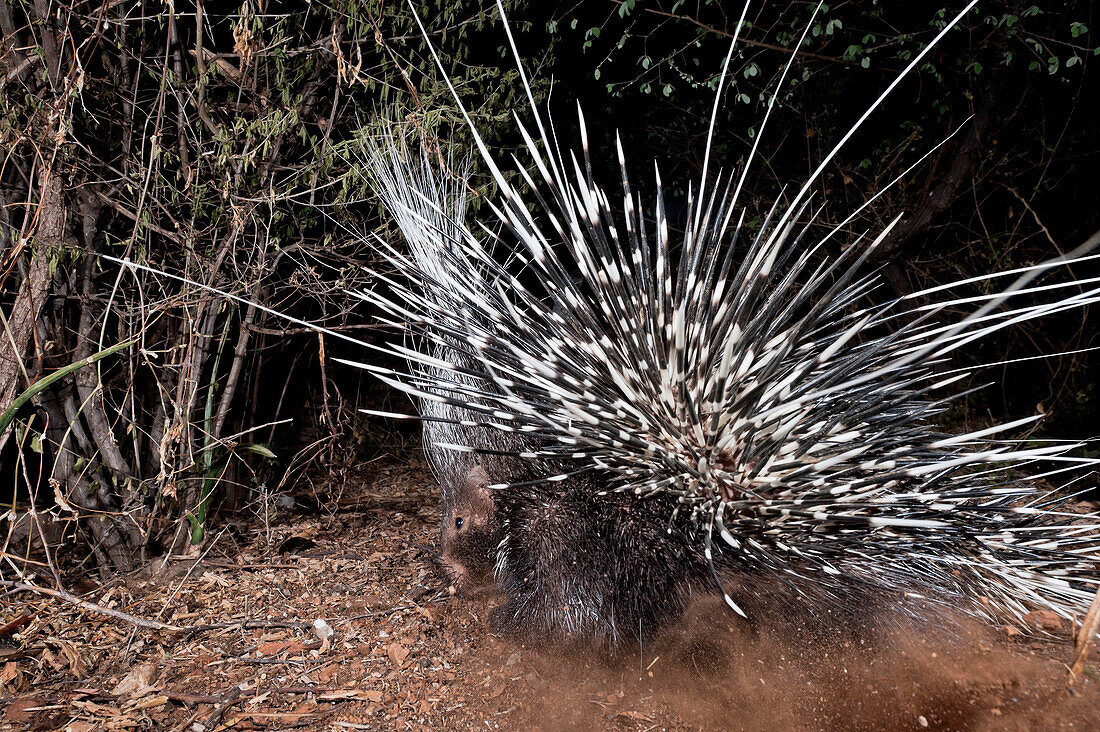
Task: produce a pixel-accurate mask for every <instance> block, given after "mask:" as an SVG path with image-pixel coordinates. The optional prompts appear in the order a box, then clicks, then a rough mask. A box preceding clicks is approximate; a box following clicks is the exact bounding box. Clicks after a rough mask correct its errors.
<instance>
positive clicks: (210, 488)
mask: <svg viewBox="0 0 1100 732" xmlns="http://www.w3.org/2000/svg"><path fill="white" fill-rule="evenodd" d="M234 310H236V307H233V308H232V309H231V310H230V312H229V313H228V314H227V315H226V318H225V327H224V328H222V337H221V339H220V340H219V341H218V352H217V354H215V356H214V367H213V369H212V372H211V374H210V384H209V385H208V386H207V388H206V408H205V410H204V411H203V433H204V434H205V438H204V440H203V447H202V475H203V479H202V489H201V490H200V491H199V496H200V498H199V505H198V506H197V507H196V508H195V513H194V514H190V513H189V514H187V520H188V521H189V522H190V524H191V544H192V545H195V544H201V543H202V540H203V538H204V537H205V536H206V513H207V511H209V510H210V502H211V500H213V498H214V484H215V483H216V482H217V481H215V480H214V476H213V475H212V474H211V467H212V466H213V464H214V449H213V448H214V435H212V434H211V430H212V429H213V427H214V391H215V388H216V387H217V384H218V366H219V365H220V364H221V361H222V353H223V352H224V351H225V341H226V339H227V338H228V337H229V326H230V325H231V324H232V322H233V311H234Z"/></svg>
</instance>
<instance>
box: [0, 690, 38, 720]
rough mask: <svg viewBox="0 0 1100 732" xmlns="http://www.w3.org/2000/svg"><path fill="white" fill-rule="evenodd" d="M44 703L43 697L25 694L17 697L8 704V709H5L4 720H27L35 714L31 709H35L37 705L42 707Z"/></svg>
mask: <svg viewBox="0 0 1100 732" xmlns="http://www.w3.org/2000/svg"><path fill="white" fill-rule="evenodd" d="M44 703H45V702H43V701H42V700H41V699H39V698H37V697H33V696H24V697H21V698H19V699H16V700H15V701H13V702H12V703H11V704H9V705H8V708H7V709H5V710H4V721H5V722H25V721H27V720H28V719H30V718H31V715H32V714H34V712H33V711H30V710H32V709H34V708H35V707H40V706H42V705H43V704H44Z"/></svg>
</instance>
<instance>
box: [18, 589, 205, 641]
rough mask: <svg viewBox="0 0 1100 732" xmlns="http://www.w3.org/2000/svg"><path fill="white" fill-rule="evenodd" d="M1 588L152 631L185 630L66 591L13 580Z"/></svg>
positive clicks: (173, 631)
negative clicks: (98, 603)
mask: <svg viewBox="0 0 1100 732" xmlns="http://www.w3.org/2000/svg"><path fill="white" fill-rule="evenodd" d="M0 587H10V588H11V589H13V590H22V591H23V592H34V593H36V594H39V595H45V596H46V597H53V598H56V599H58V600H64V601H65V602H71V603H72V604H74V605H78V606H80V607H82V608H84V609H85V610H90V611H92V612H95V613H100V614H102V615H108V616H110V617H112V618H115V619H117V620H124V621H126V622H127V623H131V624H133V625H136V626H138V627H140V628H149V629H150V630H167V631H169V632H172V633H176V632H179V631H181V630H183V628H179V627H177V626H175V625H167V624H165V623H160V622H157V621H156V620H146V619H145V618H139V617H137V616H136V615H130V614H129V613H124V612H122V611H120V610H112V609H110V608H106V607H103V606H101V605H96V604H95V603H93V602H88V601H87V600H81V599H80V598H79V597H76V596H75V595H71V594H69V593H68V592H65V591H64V590H51V589H49V588H48V587H38V586H37V585H28V584H26V583H24V582H13V581H11V580H0Z"/></svg>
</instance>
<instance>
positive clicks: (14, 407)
mask: <svg viewBox="0 0 1100 732" xmlns="http://www.w3.org/2000/svg"><path fill="white" fill-rule="evenodd" d="M135 343H137V338H131V339H130V340H128V341H123V342H122V343H119V344H117V345H114V346H111V347H110V348H105V349H103V350H102V351H100V352H99V353H93V354H92V355H91V356H88V357H87V358H83V359H81V360H79V361H77V362H76V363H71V364H69V365H68V366H64V367H62V368H60V369H58V370H57V371H54V372H53V373H52V374H50V375H49V376H46V377H44V378H42V379H39V380H38V381H36V382H34V383H33V384H31V385H30V386H29V387H28V388H27V390H26V391H24V392H23V393H22V394H20V395H19V396H17V397H16V398H15V401H14V402H12V403H11V406H10V407H8V408H7V409H6V410H5V411H4V413H3V414H0V435H2V434H4V432H6V431H7V429H8V427H9V426H10V425H11V423H12V420H14V419H15V415H16V413H17V412H18V411H19V410H20V408H21V407H22V406H23V405H24V404H26V403H27V402H29V401H30V400H31V399H33V398H34V397H35V396H36V395H37V394H38V393H39V392H41V391H42V390H43V389H45V388H46V387H48V386H50V385H51V384H53V383H54V382H56V381H57V380H58V379H61V378H64V377H65V376H68V375H69V374H71V373H72V372H74V371H76V370H78V369H82V368H84V367H85V366H91V365H92V364H93V363H95V362H96V361H99V360H101V359H104V358H107V356H110V355H111V354H113V353H118V352H119V351H121V350H122V349H124V348H129V347H130V346H132V345H134V344H135Z"/></svg>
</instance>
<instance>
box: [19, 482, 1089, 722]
mask: <svg viewBox="0 0 1100 732" xmlns="http://www.w3.org/2000/svg"><path fill="white" fill-rule="evenodd" d="M437 501H438V499H437V491H436V489H435V488H434V486H433V484H432V483H431V479H430V477H429V475H428V472H427V470H426V469H425V467H424V465H423V463H422V462H420V461H418V460H412V461H410V462H408V463H404V464H400V465H393V464H390V465H375V466H372V467H371V468H369V469H368V470H365V471H364V473H363V474H362V475H361V476H360V477H359V478H358V479H357V480H356V481H354V484H349V485H347V486H345V487H344V493H343V497H342V498H341V500H340V501H339V509H338V510H336V511H333V512H327V513H322V514H318V513H316V512H314V513H313V514H312V515H309V514H306V515H303V514H301V513H297V514H295V513H290V512H286V513H284V514H283V515H281V516H279V517H277V520H276V521H274V522H271V523H268V524H267V525H265V524H264V523H263V522H261V521H260V520H259V519H256V520H254V521H251V522H246V523H245V524H243V525H242V526H241V527H238V528H236V529H235V530H232V531H226V532H225V533H224V534H222V535H221V536H220V537H219V538H217V539H216V540H214V541H213V542H212V543H211V544H210V545H209V546H207V547H206V548H205V550H204V552H205V553H204V555H203V556H202V557H201V559H196V558H172V559H171V560H170V561H169V562H167V570H166V571H165V572H164V573H163V574H162V575H161V576H160V577H159V578H141V577H132V578H127V579H124V580H119V581H117V582H115V583H113V584H111V585H109V586H106V587H104V586H98V585H92V584H91V583H88V586H87V587H82V586H76V587H70V588H69V589H70V590H72V591H74V592H77V591H80V592H81V599H83V600H84V601H86V602H89V603H93V604H94V605H97V606H99V607H101V608H106V609H108V610H113V611H118V612H122V613H127V614H130V615H132V616H135V617H140V618H145V619H155V620H158V621H160V622H163V623H166V624H171V625H173V626H178V627H180V628H185V629H186V630H184V631H178V632H174V631H169V630H149V629H142V628H136V627H134V625H132V624H131V623H129V622H126V621H124V620H119V619H116V618H112V617H109V616H108V615H106V614H104V613H103V612H101V611H98V610H91V609H85V608H80V607H78V606H76V605H74V604H73V603H72V602H67V601H65V600H61V599H52V598H46V597H42V596H40V595H34V594H29V593H27V592H19V593H11V592H9V593H8V594H6V595H3V596H2V597H0V611H2V613H3V614H2V616H0V621H2V625H3V626H4V627H0V636H3V637H0V684H2V687H0V697H2V699H0V709H3V710H4V711H3V717H2V721H0V727H2V728H3V729H31V730H72V731H73V732H89V731H91V730H104V729H106V730H114V729H126V730H130V729H138V730H145V729H150V730H181V731H182V730H196V731H201V730H214V729H234V730H250V729H265V730H268V729H270V730H285V729H307V730H312V729H317V730H359V729H367V730H405V729H417V730H418V729H432V730H441V729H462V730H472V729H480V730H498V729H501V730H528V729H533V730H559V729H564V730H570V729H577V730H590V729H608V730H638V731H641V730H647V731H648V730H696V729H722V730H738V729H747V730H755V729H914V730H921V729H926V728H927V729H975V730H986V729H998V730H999V729H1100V675H1098V664H1097V658H1096V655H1095V651H1094V656H1093V658H1092V660H1091V662H1090V664H1089V666H1088V667H1087V668H1086V671H1085V672H1084V674H1083V676H1082V677H1081V678H1078V679H1077V680H1076V682H1074V683H1072V684H1071V683H1070V677H1069V672H1068V664H1069V663H1071V662H1072V655H1073V654H1072V648H1071V646H1070V645H1069V644H1068V643H1067V642H1061V643H1059V642H1051V641H1038V640H1033V639H1032V640H1029V639H1025V638H1024V636H1022V635H1015V636H1012V635H1010V634H1009V633H1007V632H1006V631H1005V630H1003V629H994V628H985V627H974V626H972V625H967V624H961V625H950V626H948V627H937V628H923V629H920V630H917V629H915V628H912V627H907V628H901V629H894V630H892V631H882V630H870V629H863V630H861V629H859V628H855V629H853V628H848V629H847V630H845V631H837V632H835V633H834V632H832V631H831V630H830V629H829V628H827V627H817V628H814V629H813V631H812V632H807V631H806V629H804V628H802V629H799V628H794V627H792V626H791V625H790V624H784V626H783V627H781V628H780V627H769V626H768V622H767V619H762V621H761V623H760V624H759V626H758V627H756V628H755V629H753V628H750V627H747V626H746V625H745V623H744V622H743V621H740V620H739V619H738V618H736V617H735V616H733V615H732V614H730V613H728V612H725V611H724V610H723V609H722V608H721V607H719V606H718V605H717V604H716V603H715V602H713V601H701V602H699V603H698V605H697V607H694V608H693V609H692V610H691V612H690V613H689V615H688V617H687V618H685V619H684V621H683V622H681V623H680V624H678V625H677V626H676V627H674V628H672V629H670V630H669V631H668V632H666V633H665V634H664V636H663V637H662V638H660V639H659V640H658V641H656V642H655V643H653V644H652V645H647V646H645V647H642V648H632V649H630V650H627V651H624V652H622V653H621V655H617V656H611V655H608V654H597V653H592V652H589V651H584V650H578V649H576V648H573V649H566V648H557V649H554V648H545V647H531V646H529V645H523V644H517V643H515V642H512V641H507V640H503V639H499V638H495V637H493V636H492V635H491V634H490V633H489V632H488V630H487V627H486V626H487V623H486V620H487V615H488V612H489V610H490V609H491V607H492V601H490V600H483V601H467V600H461V599H458V598H454V597H452V596H450V595H449V594H448V593H447V591H446V588H445V587H444V585H443V582H442V580H441V579H440V577H439V576H438V575H437V573H436V571H435V569H434V566H433V564H432V552H433V550H434V549H435V548H436V547H437V543H438V540H437V535H436V533H437V520H438V517H437V511H438V505H437ZM280 549H281V550H282V551H281V552H280ZM158 565H159V562H158ZM937 625H938V624H937ZM329 630H331V634H330V633H329ZM1063 630H1068V629H1063Z"/></svg>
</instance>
